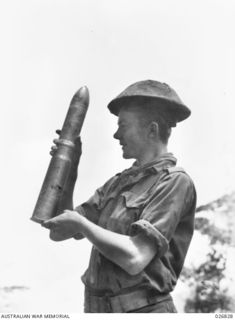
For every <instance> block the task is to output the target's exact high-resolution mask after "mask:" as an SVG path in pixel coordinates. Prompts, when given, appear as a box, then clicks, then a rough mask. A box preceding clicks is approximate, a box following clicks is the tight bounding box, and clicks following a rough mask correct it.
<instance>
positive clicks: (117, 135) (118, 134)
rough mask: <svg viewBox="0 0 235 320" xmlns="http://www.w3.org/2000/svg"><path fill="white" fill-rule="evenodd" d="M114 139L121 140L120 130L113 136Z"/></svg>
mask: <svg viewBox="0 0 235 320" xmlns="http://www.w3.org/2000/svg"><path fill="white" fill-rule="evenodd" d="M113 137H114V139H118V140H119V139H120V133H119V130H117V131H116V132H115V133H114V135H113Z"/></svg>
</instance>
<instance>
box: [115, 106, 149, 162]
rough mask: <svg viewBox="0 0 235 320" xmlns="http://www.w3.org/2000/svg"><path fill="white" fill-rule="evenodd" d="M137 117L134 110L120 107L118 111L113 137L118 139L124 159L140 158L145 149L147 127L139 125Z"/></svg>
mask: <svg viewBox="0 0 235 320" xmlns="http://www.w3.org/2000/svg"><path fill="white" fill-rule="evenodd" d="M139 117H140V115H139V114H138V113H136V112H135V111H134V110H124V109H121V111H120V112H119V115H118V130H117V131H116V132H115V134H114V138H115V139H118V140H119V141H120V144H121V145H122V150H123V158H125V159H131V158H134V159H136V160H140V159H141V158H142V156H143V154H144V152H145V150H146V147H147V128H144V127H143V126H141V124H140V120H139Z"/></svg>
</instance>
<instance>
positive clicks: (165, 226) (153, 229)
mask: <svg viewBox="0 0 235 320" xmlns="http://www.w3.org/2000/svg"><path fill="white" fill-rule="evenodd" d="M195 197H196V195H195V188H194V185H193V183H192V180H191V179H190V177H189V176H188V175H187V174H185V173H183V172H177V173H173V174H168V175H166V176H165V177H164V178H163V179H162V181H161V182H160V183H158V184H157V186H156V188H155V190H154V192H153V195H152V196H151V197H150V199H149V201H147V203H146V205H145V206H144V208H143V211H142V212H141V214H140V217H139V220H138V221H136V222H134V223H132V225H131V229H130V234H131V236H134V235H136V234H138V233H140V232H143V233H144V234H145V235H147V236H148V237H149V238H151V239H152V240H153V241H154V242H155V244H156V247H157V256H159V257H160V256H162V255H163V254H164V253H165V252H166V251H167V249H168V244H169V242H170V240H171V238H172V236H173V235H174V232H175V230H176V228H177V226H178V224H179V223H180V222H181V221H183V220H184V219H185V220H186V221H187V219H188V218H189V217H188V216H189V215H191V214H192V213H193V214H194V212H193V210H192V206H194V205H195ZM189 220H190V219H189ZM191 220H192V219H191Z"/></svg>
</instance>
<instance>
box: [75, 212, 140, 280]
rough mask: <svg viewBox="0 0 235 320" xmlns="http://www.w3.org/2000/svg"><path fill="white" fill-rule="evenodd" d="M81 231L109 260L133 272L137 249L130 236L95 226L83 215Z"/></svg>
mask: <svg viewBox="0 0 235 320" xmlns="http://www.w3.org/2000/svg"><path fill="white" fill-rule="evenodd" d="M81 233H82V234H83V235H84V236H85V237H86V238H87V239H88V240H89V241H90V242H91V243H92V244H93V245H94V246H95V247H96V248H97V249H98V250H99V251H100V252H101V253H102V254H103V255H104V256H105V257H106V258H107V259H109V260H111V261H112V262H114V263H115V264H117V265H119V266H120V267H121V268H122V269H124V270H125V271H127V272H128V273H130V274H134V273H135V270H134V267H135V265H136V257H138V254H139V250H138V248H137V247H136V245H135V244H134V242H133V241H132V238H131V237H129V236H126V235H122V234H119V233H116V232H112V231H109V230H106V229H103V228H101V227H100V226H97V225H96V224H94V223H92V222H90V221H89V220H87V219H86V218H84V217H83V219H82V223H81Z"/></svg>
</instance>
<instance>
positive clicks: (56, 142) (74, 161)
mask: <svg viewBox="0 0 235 320" xmlns="http://www.w3.org/2000/svg"><path fill="white" fill-rule="evenodd" d="M56 133H57V134H58V135H59V136H60V134H61V130H59V129H57V130H56ZM53 143H54V145H53V146H52V147H51V151H50V155H52V156H54V154H55V152H56V151H57V149H58V145H59V143H60V139H54V140H53ZM74 143H75V149H74V152H73V159H72V168H74V169H77V167H78V164H79V160H80V157H81V154H82V142H81V137H80V136H78V137H77V138H76V139H75V141H74Z"/></svg>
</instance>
